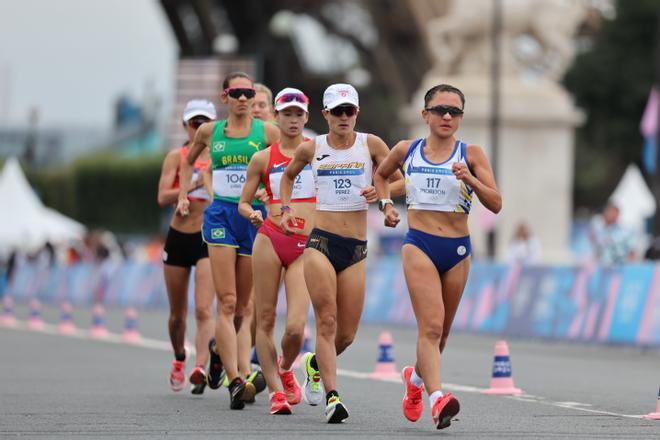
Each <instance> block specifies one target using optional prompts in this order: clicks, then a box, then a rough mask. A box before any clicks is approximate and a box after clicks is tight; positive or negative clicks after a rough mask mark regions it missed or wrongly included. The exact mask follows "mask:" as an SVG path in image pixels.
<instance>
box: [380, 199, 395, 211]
mask: <svg viewBox="0 0 660 440" xmlns="http://www.w3.org/2000/svg"><path fill="white" fill-rule="evenodd" d="M388 204H389V205H394V202H393V201H392V199H380V200H379V201H378V209H380V210H381V211H385V205H388Z"/></svg>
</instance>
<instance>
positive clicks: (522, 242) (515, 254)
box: [506, 223, 541, 264]
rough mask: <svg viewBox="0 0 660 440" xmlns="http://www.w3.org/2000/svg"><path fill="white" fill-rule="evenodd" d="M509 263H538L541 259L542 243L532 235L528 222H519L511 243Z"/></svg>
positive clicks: (508, 256)
mask: <svg viewBox="0 0 660 440" xmlns="http://www.w3.org/2000/svg"><path fill="white" fill-rule="evenodd" d="M506 259H507V261H508V262H509V263H520V264H536V263H539V262H540V261H541V244H540V243H539V240H538V239H537V238H536V237H534V236H532V235H531V234H530V231H529V227H528V226H527V224H526V223H519V224H518V226H517V227H516V231H515V233H514V235H513V239H512V240H511V243H510V244H509V249H508V251H507V256H506Z"/></svg>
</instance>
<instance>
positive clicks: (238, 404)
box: [228, 377, 245, 409]
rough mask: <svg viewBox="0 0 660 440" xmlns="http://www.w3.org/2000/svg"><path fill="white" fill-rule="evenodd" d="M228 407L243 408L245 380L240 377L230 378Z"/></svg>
mask: <svg viewBox="0 0 660 440" xmlns="http://www.w3.org/2000/svg"><path fill="white" fill-rule="evenodd" d="M228 389H229V407H230V408H231V409H243V408H245V401H244V400H243V399H244V397H245V381H244V380H243V379H241V378H240V377H237V378H236V379H234V380H232V381H231V383H230V384H229V387H228Z"/></svg>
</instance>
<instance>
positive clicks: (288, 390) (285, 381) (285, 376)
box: [277, 356, 302, 405]
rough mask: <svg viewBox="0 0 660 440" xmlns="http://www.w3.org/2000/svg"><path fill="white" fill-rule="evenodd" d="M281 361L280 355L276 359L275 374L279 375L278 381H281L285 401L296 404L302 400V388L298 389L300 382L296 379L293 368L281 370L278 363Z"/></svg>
mask: <svg viewBox="0 0 660 440" xmlns="http://www.w3.org/2000/svg"><path fill="white" fill-rule="evenodd" d="M281 362H282V357H281V356H280V358H279V360H278V361H277V374H278V375H279V376H280V381H281V382H282V387H283V388H284V394H285V395H286V401H287V402H289V404H290V405H297V404H299V403H300V401H301V400H302V390H301V389H300V384H299V383H298V381H297V380H296V375H295V373H294V372H293V369H291V370H289V371H282V369H281V368H280V363H281Z"/></svg>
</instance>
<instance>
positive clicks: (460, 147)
mask: <svg viewBox="0 0 660 440" xmlns="http://www.w3.org/2000/svg"><path fill="white" fill-rule="evenodd" d="M425 145H426V139H416V140H414V141H413V142H412V144H411V146H410V150H408V154H407V155H406V159H405V160H404V162H403V171H404V176H405V179H406V203H407V204H408V209H418V210H424V211H443V212H459V213H462V214H469V213H470V207H471V206H472V193H473V190H472V187H470V185H466V184H465V183H463V182H462V181H460V180H458V179H457V178H456V176H454V173H453V172H452V171H451V166H452V164H453V163H455V162H462V163H464V164H466V165H468V163H467V160H466V158H465V150H466V145H465V143H464V142H461V141H460V140H457V141H456V144H455V145H454V151H453V152H452V153H451V156H449V159H447V160H446V161H444V162H442V163H433V162H431V161H429V160H428V159H427V158H426V157H425V156H424V146H425ZM468 167H469V165H468Z"/></svg>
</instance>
